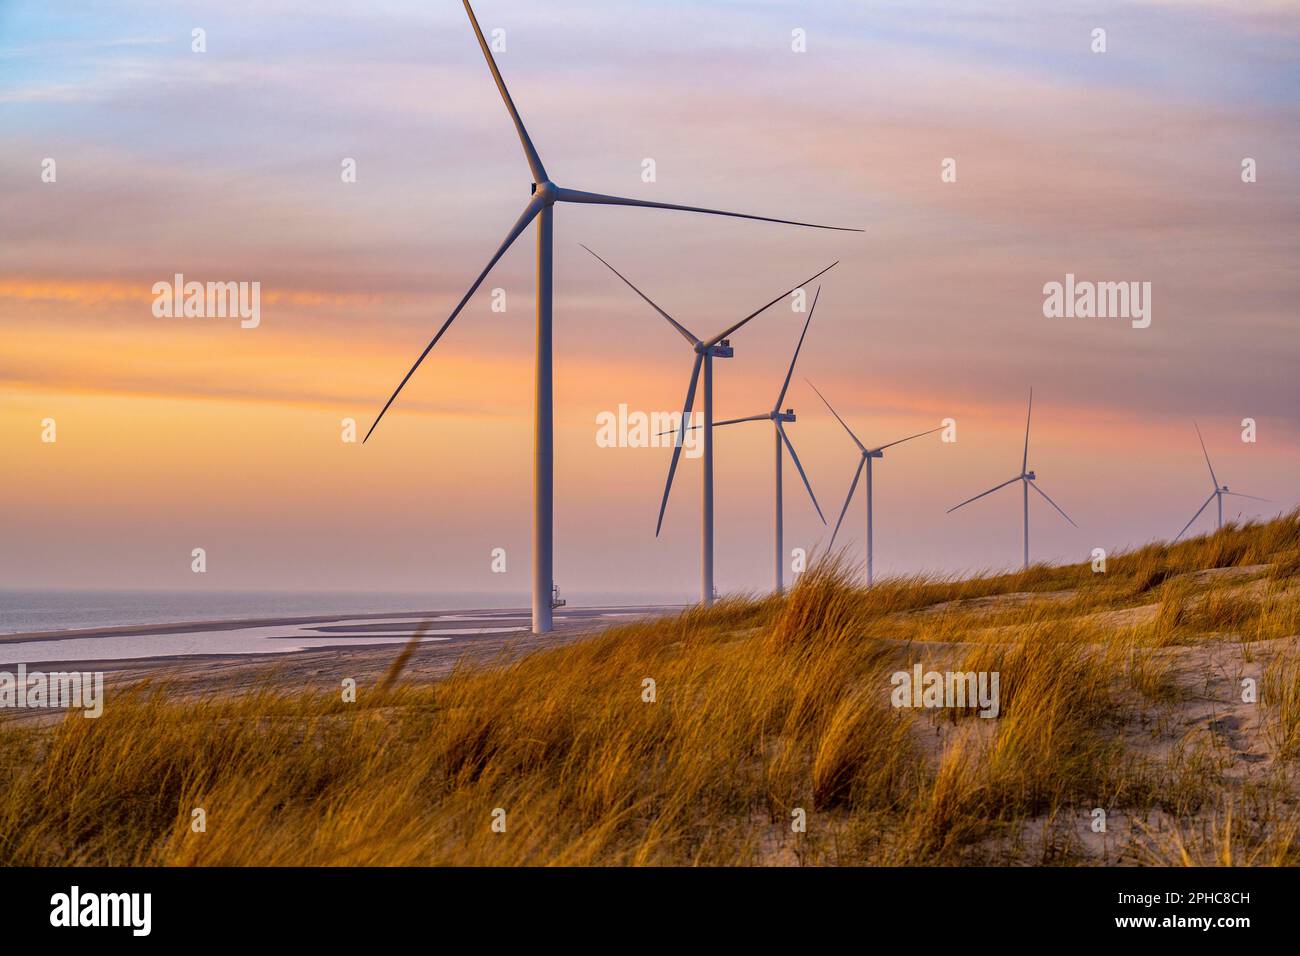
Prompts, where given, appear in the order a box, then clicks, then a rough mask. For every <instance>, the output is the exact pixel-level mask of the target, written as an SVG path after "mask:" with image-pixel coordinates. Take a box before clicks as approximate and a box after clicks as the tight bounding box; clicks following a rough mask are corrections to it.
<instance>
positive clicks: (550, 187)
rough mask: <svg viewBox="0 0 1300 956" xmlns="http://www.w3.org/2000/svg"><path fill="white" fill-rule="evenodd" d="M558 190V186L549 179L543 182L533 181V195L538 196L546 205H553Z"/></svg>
mask: <svg viewBox="0 0 1300 956" xmlns="http://www.w3.org/2000/svg"><path fill="white" fill-rule="evenodd" d="M558 190H559V187H558V186H556V185H555V183H553V182H551V181H550V180H549V179H548V180H546V182H544V183H533V195H534V196H539V197H540V198H541V200H542V201H543V202H544V203H546V205H548V206H553V205H555V202H556V198H557V197H556V193H557V191H558Z"/></svg>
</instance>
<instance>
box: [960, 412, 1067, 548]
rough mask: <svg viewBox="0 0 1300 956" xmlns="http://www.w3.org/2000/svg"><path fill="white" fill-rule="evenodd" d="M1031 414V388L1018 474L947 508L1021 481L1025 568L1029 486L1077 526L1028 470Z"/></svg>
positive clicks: (1027, 545)
mask: <svg viewBox="0 0 1300 956" xmlns="http://www.w3.org/2000/svg"><path fill="white" fill-rule="evenodd" d="M1033 415H1034V390H1033V389H1032V388H1031V389H1030V390H1029V414H1028V415H1026V416H1025V454H1024V457H1023V458H1022V459H1021V461H1020V474H1018V475H1016V477H1014V478H1010V479H1008V480H1007V481H1004V482H1002V484H1000V485H995V486H994V487H992V488H990V489H989V490H988V491H983V492H980V493H979V494H978V495H976V496H975V497H974V498H967V499H966V500H965V501H963V502H962V503H961V504H959V505H954V506H953V507H951V508H949V509H948V512H947V513H948V514H952V513H953V512H954V511H956V510H957V509H958V508H964V507H966V505H968V504H970V503H971V502H972V501H978V500H979V499H980V498H983V497H984V496H985V495H991V494H993V492H995V491H999V490H1001V489H1002V488H1005V487H1006V486H1007V485H1010V484H1014V483H1015V482H1017V481H1019V482H1021V483H1022V485H1023V486H1024V487H1023V488H1022V489H1021V490H1022V491H1023V493H1024V516H1025V564H1024V566H1025V567H1026V568H1028V567H1029V489H1030V488H1033V489H1034V491H1036V492H1038V493H1039V494H1040V495H1042V496H1043V499H1044V500H1045V501H1046V502H1047V503H1048V504H1049V505H1051V506H1052V507H1053V508H1055V509H1056V510H1057V511H1058V512H1060V515H1061V517H1062V518H1064V519H1065V520H1066V521H1068V522H1070V524H1072V525H1074V526H1075V527H1076V528H1077V527H1079V526H1078V525H1077V524H1074V519H1073V518H1071V517H1070V516H1069V515H1067V514H1066V513H1065V512H1064V511H1062V510H1061V506H1060V505H1058V504H1057V503H1056V502H1055V501H1053V500H1052V499H1051V498H1049V497H1048V495H1047V492H1045V491H1044V490H1043V489H1042V488H1039V487H1038V485H1037V484H1035V482H1036V481H1037V479H1038V475H1036V474H1035V473H1034V472H1032V471H1030V470H1029V422H1030V420H1031V419H1032V418H1033Z"/></svg>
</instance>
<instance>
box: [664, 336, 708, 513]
mask: <svg viewBox="0 0 1300 956" xmlns="http://www.w3.org/2000/svg"><path fill="white" fill-rule="evenodd" d="M703 364H704V355H703V354H702V353H696V356H695V365H694V367H693V368H692V369H691V384H690V385H689V386H687V388H686V401H685V403H684V407H683V410H682V421H681V427H680V428H679V430H678V433H677V441H675V442H674V443H673V460H672V463H671V464H670V465H669V466H668V481H666V482H665V483H664V500H663V501H661V502H660V503H659V522H658V523H657V524H656V525H655V537H656V538H657V537H659V532H660V531H661V530H662V529H663V526H664V510H665V509H666V508H667V507H668V492H670V491H672V490H673V475H675V474H676V473H677V462H678V461H680V460H681V457H682V445H683V444H684V443H685V442H686V428H687V426H686V423H687V422H688V421H690V418H691V409H692V408H693V407H694V405H695V386H696V385H697V384H699V381H700V367H701V366H702V365H703Z"/></svg>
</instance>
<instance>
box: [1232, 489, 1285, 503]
mask: <svg viewBox="0 0 1300 956" xmlns="http://www.w3.org/2000/svg"><path fill="white" fill-rule="evenodd" d="M1224 494H1225V495H1232V496H1233V497H1234V498H1249V499H1250V500H1251V501H1267V502H1268V503H1269V504H1272V503H1273V499H1272V498H1260V497H1258V496H1257V495H1243V494H1242V493H1241V492H1240V491H1225V492H1224Z"/></svg>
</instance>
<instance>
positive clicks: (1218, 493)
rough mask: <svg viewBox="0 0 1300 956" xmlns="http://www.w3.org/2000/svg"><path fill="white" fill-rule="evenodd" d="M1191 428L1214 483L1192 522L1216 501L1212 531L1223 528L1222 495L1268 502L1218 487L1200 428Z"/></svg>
mask: <svg viewBox="0 0 1300 956" xmlns="http://www.w3.org/2000/svg"><path fill="white" fill-rule="evenodd" d="M1192 427H1193V428H1195V429H1196V437H1197V439H1199V440H1200V443H1201V453H1202V454H1204V455H1205V467H1206V468H1209V469H1210V481H1211V482H1213V483H1214V490H1213V491H1212V492H1210V497H1208V498H1206V499H1205V504H1203V505H1201V507H1199V508H1197V509H1196V514H1194V515H1192V521H1195V520H1196V519H1197V518H1199V517H1200V516H1201V512H1202V511H1204V510H1205V509H1206V507H1207V506H1208V505H1209V504H1210V502H1211V501H1215V500H1216V499H1217V501H1218V505H1219V518H1218V521H1217V523H1216V524H1215V526H1214V530H1215V531H1218V530H1219V529H1220V528H1222V527H1223V496H1224V495H1232V496H1233V497H1234V498H1249V499H1251V500H1252V501H1268V499H1267V498H1257V497H1256V496H1255V495H1243V494H1242V493H1241V492H1239V491H1229V490H1228V486H1227V485H1222V486H1220V484H1219V479H1218V478H1217V477H1215V474H1214V466H1213V465H1211V464H1210V453H1209V451H1207V450H1206V448H1205V439H1204V438H1202V437H1201V426H1200V425H1198V424H1196V422H1192ZM1192 521H1189V522H1187V524H1185V525H1183V530H1182V531H1180V532H1178V537H1177V538H1174V541H1178V540H1179V538H1181V537H1182V536H1183V535H1185V534H1186V533H1187V529H1188V528H1190V527H1191V526H1192Z"/></svg>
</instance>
